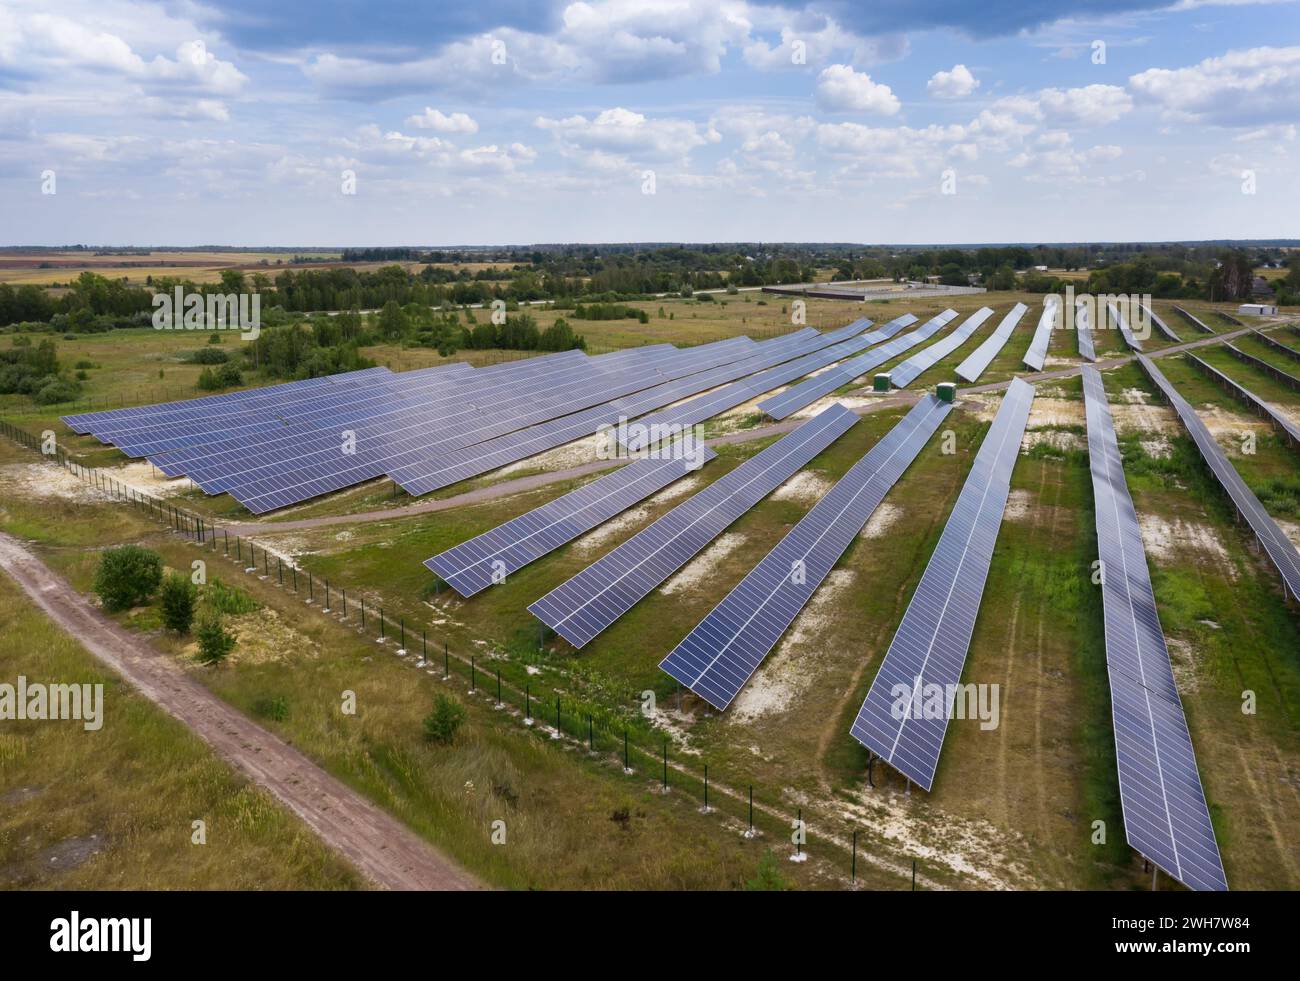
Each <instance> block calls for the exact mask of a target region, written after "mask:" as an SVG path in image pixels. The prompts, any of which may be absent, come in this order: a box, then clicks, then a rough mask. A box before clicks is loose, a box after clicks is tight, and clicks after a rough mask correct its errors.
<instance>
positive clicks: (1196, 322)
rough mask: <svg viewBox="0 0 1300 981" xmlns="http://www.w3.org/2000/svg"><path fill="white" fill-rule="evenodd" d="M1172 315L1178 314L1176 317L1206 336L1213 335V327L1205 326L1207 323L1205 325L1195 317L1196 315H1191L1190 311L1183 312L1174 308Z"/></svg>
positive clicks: (1180, 308) (1181, 309) (1178, 308)
mask: <svg viewBox="0 0 1300 981" xmlns="http://www.w3.org/2000/svg"><path fill="white" fill-rule="evenodd" d="M1174 313H1176V314H1178V316H1180V317H1182V318H1183V319H1184V320H1186V321H1187V322H1188V323H1189V324H1191V325H1192V326H1193V327H1195V328H1196V329H1197V330H1199V331H1202V332H1203V333H1206V334H1213V333H1214V328H1213V327H1211V326H1210V325H1209V324H1207V323H1206V322H1205V321H1204V320H1202V319H1201V318H1200V317H1198V316H1196V315H1195V314H1194V313H1192V312H1191V311H1190V310H1184V309H1183V308H1182V307H1174Z"/></svg>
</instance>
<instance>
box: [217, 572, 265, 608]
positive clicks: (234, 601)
mask: <svg viewBox="0 0 1300 981" xmlns="http://www.w3.org/2000/svg"><path fill="white" fill-rule="evenodd" d="M203 603H204V605H205V606H207V607H208V609H210V610H213V611H215V612H217V613H225V614H228V615H230V616H239V615H240V614H241V613H252V612H253V611H254V610H260V609H261V608H262V605H261V604H260V603H258V602H257V600H255V599H253V597H251V596H250V595H248V593H246V592H244V591H243V590H242V589H240V588H239V587H238V586H227V585H226V584H225V583H224V582H222V581H221V580H220V579H217V578H216V577H213V579H212V581H211V582H210V583H208V585H207V588H206V589H205V590H204V591H203Z"/></svg>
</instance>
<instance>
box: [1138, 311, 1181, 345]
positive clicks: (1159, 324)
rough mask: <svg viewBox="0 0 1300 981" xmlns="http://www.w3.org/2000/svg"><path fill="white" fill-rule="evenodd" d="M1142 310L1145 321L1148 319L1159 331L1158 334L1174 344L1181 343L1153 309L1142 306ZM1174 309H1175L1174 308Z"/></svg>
mask: <svg viewBox="0 0 1300 981" xmlns="http://www.w3.org/2000/svg"><path fill="white" fill-rule="evenodd" d="M1142 309H1143V310H1144V311H1145V312H1146V315H1147V319H1149V320H1150V321H1151V322H1152V323H1153V324H1155V325H1156V328H1157V329H1158V330H1159V331H1160V333H1162V334H1164V335H1165V337H1167V338H1169V339H1170V340H1171V341H1173V342H1174V343H1175V344H1181V343H1182V339H1181V338H1180V337H1179V336H1178V335H1177V334H1175V333H1174V330H1173V328H1172V327H1170V326H1169V325H1168V324H1167V323H1165V322H1164V319H1163V318H1162V317H1160V316H1159V315H1158V314H1157V313H1156V311H1155V309H1154V308H1152V307H1149V306H1145V305H1144V306H1143V307H1142ZM1175 309H1177V308H1176V307H1175Z"/></svg>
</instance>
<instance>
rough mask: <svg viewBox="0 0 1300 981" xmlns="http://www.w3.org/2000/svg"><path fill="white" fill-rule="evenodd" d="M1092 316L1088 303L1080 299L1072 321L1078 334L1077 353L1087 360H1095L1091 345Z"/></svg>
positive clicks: (1095, 353)
mask: <svg viewBox="0 0 1300 981" xmlns="http://www.w3.org/2000/svg"><path fill="white" fill-rule="evenodd" d="M1091 321H1092V317H1091V316H1090V315H1089V313H1088V305H1087V304H1086V303H1083V302H1082V301H1080V302H1079V303H1078V304H1077V305H1076V306H1075V308H1074V323H1075V327H1076V333H1077V334H1078V336H1079V354H1081V355H1082V356H1083V357H1084V359H1085V360H1087V361H1096V360H1097V352H1096V350H1095V349H1094V348H1093V345H1092V322H1091Z"/></svg>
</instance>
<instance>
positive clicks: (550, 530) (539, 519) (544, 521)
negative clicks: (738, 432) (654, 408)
mask: <svg viewBox="0 0 1300 981" xmlns="http://www.w3.org/2000/svg"><path fill="white" fill-rule="evenodd" d="M715 456H717V454H716V453H714V452H713V451H712V450H710V449H709V448H708V447H705V446H700V447H699V448H698V455H695V456H694V457H693V458H690V459H688V458H687V457H685V456H678V457H676V458H673V457H671V456H669V455H667V453H665V455H664V457H663V458H662V459H660V458H656V457H653V456H648V457H645V458H643V459H640V460H636V461H634V462H632V463H629V464H628V465H627V466H625V467H621V468H620V469H618V470H616V471H615V472H614V473H612V474H609V475H608V476H605V477H601V478H600V479H598V480H594V481H592V482H591V483H589V484H586V485H584V486H582V487H579V488H578V489H577V490H575V491H570V492H569V493H568V494H565V495H564V496H563V497H559V498H556V499H555V500H554V501H551V502H550V503H548V504H543V505H542V506H541V507H539V508H535V509H534V510H532V511H529V512H528V513H527V514H523V515H520V516H519V517H518V518H515V519H513V520H511V521H507V522H506V523H505V524H502V525H498V526H497V527H495V528H493V529H492V530H491V531H488V532H484V533H483V534H482V535H479V536H478V537H477V538H471V539H470V540H469V541H467V542H464V543H462V544H460V545H457V546H456V547H455V548H451V549H448V550H447V551H445V552H441V553H439V554H438V555H435V556H433V558H431V559H428V560H426V561H425V563H424V564H425V565H426V566H428V568H430V569H431V570H433V571H434V572H436V573H437V574H438V575H439V576H441V577H442V578H443V579H444V580H446V582H447V583H448V584H449V585H450V586H451V587H452V588H453V589H454V590H456V592H458V593H460V594H461V595H462V596H465V597H469V596H473V595H474V594H475V593H477V592H479V591H481V590H483V589H486V588H487V587H488V586H491V585H493V584H495V583H501V582H504V581H505V578H506V576H508V575H510V574H511V573H514V572H517V571H518V570H520V569H522V568H523V567H524V566H526V565H528V564H529V563H530V562H534V561H536V560H537V559H539V558H541V557H542V556H543V555H546V554H547V553H548V552H551V551H553V550H555V549H557V548H559V547H560V546H561V545H564V544H565V543H567V542H571V541H573V540H574V539H575V538H577V537H578V536H579V535H582V534H584V533H586V532H588V531H590V530H591V529H592V528H595V527H596V526H597V525H599V524H600V523H601V522H604V521H608V520H609V519H610V518H612V517H614V516H615V515H616V514H619V513H621V512H623V511H625V510H627V509H628V508H629V507H631V506H632V505H633V504H636V503H638V502H639V501H643V500H645V499H646V498H647V497H649V496H650V495H651V494H654V493H656V492H658V491H661V490H663V489H664V488H665V487H667V486H668V485H669V484H671V483H673V482H674V481H675V480H677V479H679V478H680V477H683V476H685V475H686V474H688V473H692V472H694V471H695V470H698V469H699V468H700V467H701V466H702V465H703V464H705V463H707V462H708V461H709V460H712V459H713V458H714V457H715Z"/></svg>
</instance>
